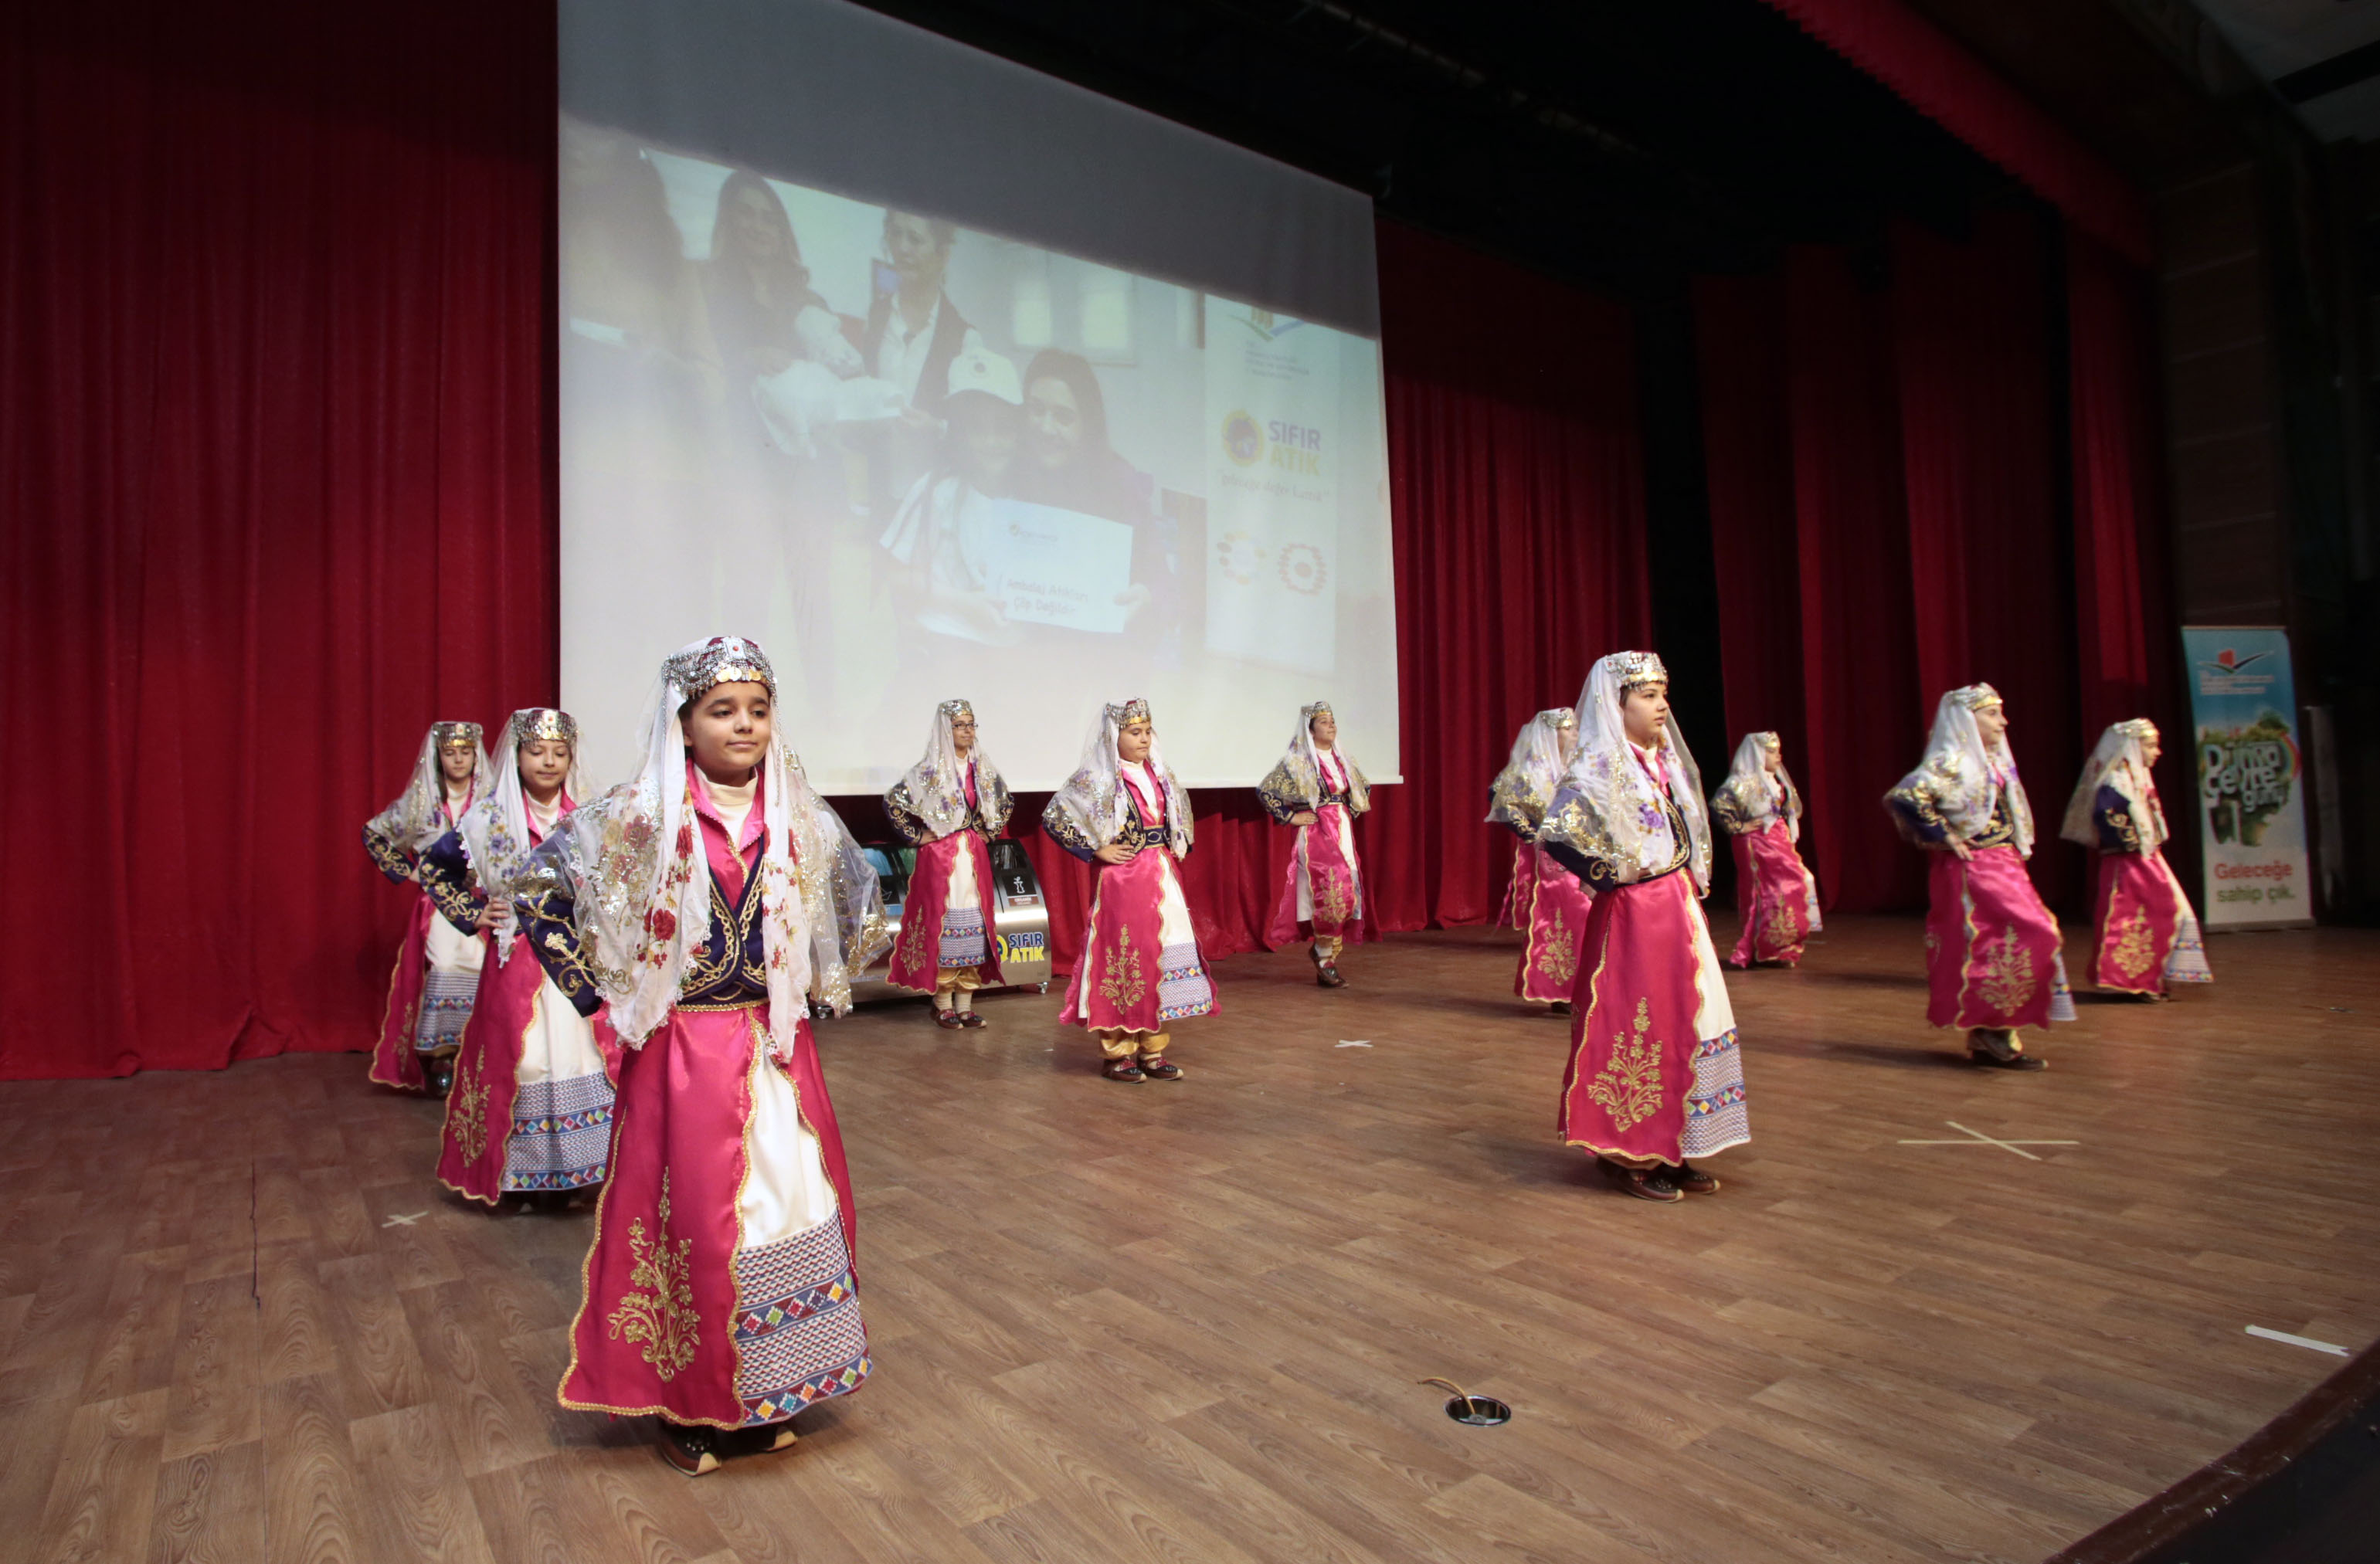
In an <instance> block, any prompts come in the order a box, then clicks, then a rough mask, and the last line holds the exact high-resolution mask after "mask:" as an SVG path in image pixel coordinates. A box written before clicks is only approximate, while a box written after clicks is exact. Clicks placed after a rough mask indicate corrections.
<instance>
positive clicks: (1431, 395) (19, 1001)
mask: <svg viewBox="0 0 2380 1564" xmlns="http://www.w3.org/2000/svg"><path fill="white" fill-rule="evenodd" d="M552 79H553V7H552V6H543V5H531V6H521V7H497V8H494V9H492V10H491V9H488V8H485V7H480V8H471V7H464V6H455V5H453V4H451V3H448V0H431V4H430V5H429V7H428V9H427V10H426V11H425V10H423V9H421V8H419V7H417V8H416V10H415V11H414V12H413V13H410V14H409V16H408V20H407V26H406V27H404V28H399V29H388V28H385V27H382V26H379V25H376V23H375V21H374V19H373V18H370V17H367V16H364V15H363V14H361V13H358V14H356V15H354V16H352V17H351V16H349V15H347V14H346V13H341V12H337V11H335V10H332V11H325V10H323V9H322V8H320V7H312V8H301V7H299V6H295V5H292V4H281V3H276V0H265V3H263V4H260V5H257V6H249V7H245V8H243V9H242V10H240V11H239V12H238V13H237V18H236V20H234V21H231V22H228V23H227V22H226V21H225V18H224V16H223V15H221V14H218V13H217V12H216V11H215V10H214V9H212V8H206V9H205V11H204V14H203V15H200V14H194V13H191V12H188V11H187V10H176V9H175V8H172V7H168V6H163V5H157V4H152V5H147V6H135V7H134V9H133V12H132V13H130V14H128V13H127V12H126V10H125V9H124V8H122V7H116V8H113V9H111V10H109V11H107V12H105V13H103V14H94V16H92V17H90V18H86V17H84V16H83V15H82V14H80V13H74V12H71V11H57V10H55V9H53V10H51V11H48V12H43V13H40V14H38V15H36V14H35V13H31V12H27V13H25V14H23V15H21V16H12V18H11V19H10V20H9V21H8V22H7V23H6V24H0V83H5V84H6V89H7V91H6V93H5V95H0V116H5V123H6V126H7V127H8V129H9V131H10V132H11V134H10V135H9V137H8V139H7V142H6V144H7V146H8V148H9V151H8V153H7V155H6V157H5V158H0V214H5V224H0V384H5V385H6V400H5V403H0V406H5V409H6V416H5V417H0V484H5V485H6V497H7V502H8V506H9V512H8V514H9V515H10V526H9V527H7V529H6V535H5V537H0V592H5V594H6V599H5V602H6V611H5V612H0V659H5V661H0V703H5V704H4V705H0V721H6V722H7V723H8V724H10V727H11V731H13V732H15V733H17V734H20V735H27V734H31V735H39V736H38V739H37V740H35V741H34V743H35V745H36V746H37V747H36V748H35V749H34V750H33V751H32V753H33V754H34V755H35V756H36V757H37V758H35V759H34V760H32V761H30V763H29V762H26V761H24V760H21V759H19V752H18V751H12V759H19V763H18V764H15V765H12V766H10V767H8V768H6V769H5V770H0V779H5V780H0V809H5V812H6V818H7V819H8V820H9V821H10V822H11V825H10V828H9V829H8V830H6V831H5V832H0V882H5V883H6V884H7V885H9V886H10V887H11V889H12V892H13V894H12V895H11V896H10V898H9V899H8V901H7V903H6V911H5V913H0V995H5V996H6V998H5V1000H0V1005H5V1009H0V1078H6V1077H29V1076H45V1077H46V1076H91V1075H111V1074H125V1073H130V1072H132V1071H135V1070H140V1069H161V1068H162V1069H190V1068H212V1067H220V1066H222V1065H225V1064H226V1063H229V1062H231V1061H234V1060H237V1059H241V1058H249V1057H255V1056H260V1055H265V1054H272V1053H277V1052H280V1051H283V1050H285V1049H322V1050H332V1049H360V1048H363V1047H365V1046H367V1044H368V1042H369V1040H370V1037H371V1035H372V1031H373V1029H374V1027H375V1026H376V1025H377V1024H378V1022H379V1019H380V1012H381V1007H382V1005H383V1000H384V996H385V993H386V988H387V981H388V964H389V961H390V959H391V955H392V953H393V952H394V951H395V946H396V942H397V938H398V934H399V931H400V927H401V925H402V921H403V918H404V916H405V915H406V912H407V897H406V895H405V894H403V893H400V892H399V891H396V890H395V889H393V888H392V887H390V886H388V885H387V884H386V883H385V882H384V881H383V880H382V879H380V878H379V877H378V876H377V875H376V874H374V873H373V872H372V871H371V870H370V867H369V865H368V863H367V862H366V860H365V857H364V855H363V852H362V849H361V847H360V845H359V843H358V829H359V827H360V824H361V822H362V821H363V819H364V818H366V817H367V816H368V815H370V813H371V812H372V811H373V810H374V809H375V808H377V807H378V806H380V805H382V804H383V803H384V802H386V800H387V797H388V795H389V794H392V793H393V792H394V791H395V788H396V787H397V786H398V785H399V783H400V782H401V781H402V779H403V777H404V775H405V772H406V770H407V766H408V764H409V763H410V761H411V758H412V756H413V753H414V750H415V747H416V746H417V745H418V744H419V740H420V735H421V732H422V729H423V727H424V726H425V725H426V724H427V723H428V722H429V721H431V720H432V719H434V718H440V717H460V718H470V719H476V720H478V721H483V722H490V723H492V722H494V721H498V720H500V719H501V717H502V715H503V714H504V712H506V711H508V710H510V709H513V708H515V707H518V706H524V705H529V704H532V703H543V702H550V701H551V700H553V698H554V694H555V689H556V685H557V677H556V668H555V657H556V652H555V646H556V631H557V619H556V596H557V585H556V583H557V573H556V550H555V525H554V522H555V517H554V510H553V504H554V502H553V476H552V433H551V420H552V417H553V399H552V394H551V388H550V374H551V370H550V364H551V360H552V346H551V342H550V336H551V329H550V324H549V322H550V320H551V317H552V313H553V302H552V281H551V279H552V273H553V251H552V238H551V234H550V223H551V213H552V204H551V203H552V200H553V177H554V171H553V124H554V119H553V108H554V105H553V95H552V89H551V83H552ZM524 82H526V83H533V84H536V85H535V87H534V89H533V90H527V91H525V90H523V89H522V87H521V86H520V84H521V83H524ZM1379 253H1380V264H1381V287H1382V296H1383V297H1382V306H1383V316H1384V320H1385V321H1386V333H1387V337H1388V346H1387V349H1386V356H1387V372H1388V396H1389V402H1390V409H1389V418H1390V440H1391V456H1390V462H1391V467H1392V469H1393V473H1392V483H1393V485H1394V492H1395V499H1396V506H1397V512H1398V515H1399V518H1400V519H1399V527H1398V531H1397V536H1396V540H1395V547H1396V550H1397V564H1398V573H1399V580H1398V612H1399V624H1398V637H1399V646H1400V651H1401V659H1402V661H1403V668H1404V670H1405V682H1404V689H1403V726H1404V744H1405V750H1404V754H1405V765H1404V770H1405V774H1406V775H1407V776H1408V777H1409V778H1411V779H1412V780H1411V781H1410V782H1406V783H1405V784H1403V785H1402V786H1394V787H1384V788H1381V789H1380V790H1379V791H1378V793H1377V794H1375V797H1376V799H1377V800H1378V804H1377V807H1376V809H1375V811H1374V813H1373V814H1372V815H1371V816H1370V817H1369V818H1366V820H1365V821H1364V822H1363V823H1362V825H1361V826H1360V827H1359V829H1358V839H1359V842H1360V843H1361V846H1362V850H1363V852H1364V854H1365V855H1366V865H1367V867H1369V869H1370V872H1371V886H1370V890H1371V895H1372V907H1371V914H1372V920H1373V922H1372V927H1374V928H1376V929H1378V928H1412V927H1421V926H1423V925H1425V924H1428V923H1432V922H1454V923H1462V922H1482V921H1485V920H1486V919H1487V918H1488V917H1489V916H1491V915H1493V913H1494V911H1495V908H1496V906H1497V904H1498V902H1499V900H1500V896H1501V892H1502V876H1503V875H1504V874H1505V873H1506V872H1507V867H1508V865H1509V861H1510V857H1511V855H1510V853H1509V852H1508V851H1506V850H1505V847H1504V844H1503V843H1501V842H1500V841H1499V840H1498V839H1497V837H1496V834H1495V832H1494V831H1492V830H1490V829H1489V828H1488V826H1486V825H1484V824H1482V823H1481V819H1480V817H1481V816H1482V815H1484V813H1485V812H1486V791H1487V786H1488V780H1489V778H1490V777H1491V776H1492V775H1493V774H1494V771H1495V770H1496V768H1497V766H1498V765H1499V764H1500V761H1501V758H1502V756H1503V754H1504V751H1505V749H1506V748H1507V746H1509V743H1510V740H1511V736H1512V730H1513V729H1514V728H1515V727H1517V726H1518V725H1519V723H1520V721H1522V719H1523V718H1524V717H1525V716H1526V715H1527V714H1528V713H1530V712H1531V711H1533V710H1535V709H1537V708H1539V707H1541V706H1545V705H1548V704H1552V703H1556V702H1560V701H1565V700H1568V699H1569V698H1571V697H1572V696H1573V694H1574V692H1575V691H1576V689H1577V687H1578V685H1579V683H1580V681H1581V680H1582V679H1583V677H1584V676H1585V668H1586V666H1587V664H1588V662H1589V661H1591V660H1592V659H1593V658H1595V657H1596V656H1597V655H1599V654H1600V653H1602V652H1604V651H1606V650H1609V649H1612V648H1613V647H1615V646H1618V645H1620V644H1621V643H1623V642H1629V643H1635V642H1641V641H1642V639H1643V637H1644V636H1645V626H1646V624H1647V622H1648V612H1647V609H1646V602H1645V598H1646V592H1645V579H1644V557H1643V541H1642V534H1643V526H1644V513H1643V500H1642V494H1641V487H1642V485H1641V478H1640V461H1639V457H1638V438H1637V430H1636V421H1635V420H1636V409H1635V405H1634V399H1633V383H1634V376H1633V343H1632V339H1631V335H1630V330H1629V322H1628V319H1627V316H1626V315H1625V313H1624V312H1623V311H1621V309H1618V308H1616V307H1614V306H1611V305H1609V304H1606V303H1603V302H1601V301H1599V300H1597V299H1594V298H1591V297H1586V296H1585V295H1581V294H1579V293H1576V292H1574V291H1573V290H1570V289H1567V288H1563V287H1561V286H1559V285H1555V284H1553V283H1550V282H1548V281H1546V280H1544V279H1542V278H1539V277H1536V276H1534V275H1532V274H1529V273H1524V272H1522V271H1520V270H1519V269H1517V268H1514V267H1511V266H1508V265H1504V264H1502V263H1500V262H1497V261H1490V260H1488V259H1486V258H1483V257H1480V256H1476V255H1473V254H1470V253H1467V252H1465V251H1463V250H1460V249H1456V248H1454V247H1452V246H1450V245H1446V244H1442V243H1440V242H1439V241H1437V240H1434V239H1430V238H1427V237H1424V236H1420V235H1418V234H1415V233H1412V232H1410V231H1407V230H1403V229H1399V228H1396V227H1394V226H1393V225H1384V226H1383V227H1382V229H1381V231H1380V244H1379ZM1516 319H1520V320H1527V321H1530V322H1532V324H1531V329H1530V331H1529V332H1528V333H1514V332H1513V331H1512V322H1513V321H1514V320H1516ZM1524 337H1525V340H1524ZM1317 694H1318V695H1327V694H1328V691H1327V689H1318V691H1317ZM1287 716H1288V714H1287V713H1278V712H1277V713H1270V714H1258V715H1257V720H1259V721H1264V722H1266V723H1267V724H1273V723H1278V722H1281V721H1282V720H1283V719H1284V718H1285V717H1287ZM1269 731H1270V730H1269ZM1348 737H1349V742H1350V745H1351V747H1353V748H1354V751H1355V753H1356V754H1357V755H1358V756H1359V757H1363V756H1365V755H1366V750H1365V748H1364V746H1363V741H1364V735H1362V734H1349V735H1348ZM22 748H23V746H20V750H22ZM1252 780H1253V779H1252ZM1040 802H1041V801H1040V800H1038V799H1028V800H1024V801H1022V804H1023V807H1022V808H1020V818H1022V819H1023V820H1025V821H1027V822H1030V821H1031V820H1033V819H1034V818H1036V813H1038V805H1039V803H1040ZM1197 803H1198V807H1199V810H1200V812H1201V815H1202V817H1203V819H1202V829H1201V831H1200V841H1199V847H1198V850H1197V852H1196V854H1194V855H1193V856H1192V858H1191V861H1190V863H1189V865H1188V866H1187V869H1188V872H1187V874H1186V876H1185V879H1186V880H1187V883H1188V887H1189V891H1190V896H1191V900H1192V903H1193V908H1194V911H1195V913H1196V915H1197V917H1198V920H1199V924H1200V930H1201V934H1202V936H1203V937H1204V938H1205V939H1206V940H1208V948H1209V950H1210V951H1211V952H1213V953H1215V954H1217V955H1225V954H1229V953H1232V952H1238V951H1245V950H1249V949H1253V948H1256V947H1257V945H1258V944H1259V943H1260V942H1261V939H1262V935H1263V930H1264V928H1265V926H1266V923H1267V920H1268V917H1269V913H1270V910H1271V905H1272V899H1273V897H1274V896H1275V895H1276V894H1277V893H1278V890H1279V887H1280V884H1281V873H1282V871H1283V868H1284V867H1285V865H1286V862H1287V857H1288V853H1289V833H1288V832H1287V831H1285V830H1280V829H1278V828H1276V827H1274V826H1272V825H1271V824H1270V823H1269V821H1267V820H1266V819H1265V818H1263V816H1262V814H1261V813H1260V811H1258V809H1257V806H1256V803H1255V799H1254V796H1253V792H1252V790H1250V791H1247V792H1238V793H1228V794H1202V795H1201V796H1200V797H1199V799H1198V801H1197ZM854 813H855V816H856V818H864V817H865V810H864V809H859V810H855V811H854ZM1027 841H1028V851H1029V852H1030V853H1031V854H1032V855H1033V856H1034V858H1035V860H1036V861H1037V863H1038V866H1039V867H1040V869H1041V871H1042V874H1043V876H1044V878H1045V879H1046V881H1047V883H1048V889H1049V891H1050V898H1051V908H1052V915H1053V924H1054V927H1055V936H1056V938H1055V940H1054V943H1055V945H1056V947H1057V950H1056V952H1055V953H1056V954H1058V955H1059V956H1060V957H1061V959H1062V960H1063V959H1064V958H1066V957H1067V956H1069V955H1070V954H1071V952H1073V950H1074V949H1075V947H1076V945H1077V943H1078V941H1079V938H1080V921H1081V914H1082V903H1083V901H1084V899H1085V897H1086V895H1087V884H1088V879H1087V872H1086V871H1085V870H1084V869H1083V868H1082V867H1080V866H1078V865H1076V864H1075V863H1074V862H1073V861H1072V860H1071V859H1067V858H1065V857H1064V856H1063V855H1061V854H1058V853H1056V852H1055V851H1054V850H1053V849H1052V848H1051V847H1050V844H1049V843H1047V842H1046V840H1044V839H1041V838H1039V837H1038V836H1033V837H1029V838H1028V839H1027Z"/></svg>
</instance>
